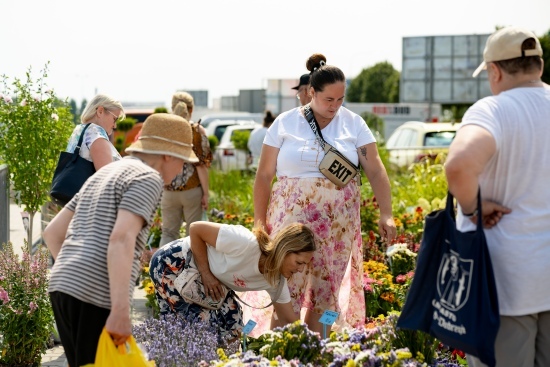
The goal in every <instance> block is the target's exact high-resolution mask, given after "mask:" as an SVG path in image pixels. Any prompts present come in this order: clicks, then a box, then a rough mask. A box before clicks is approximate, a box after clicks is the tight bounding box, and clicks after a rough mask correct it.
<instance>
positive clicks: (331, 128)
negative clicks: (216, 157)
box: [264, 107, 376, 178]
mask: <svg viewBox="0 0 550 367" xmlns="http://www.w3.org/2000/svg"><path fill="white" fill-rule="evenodd" d="M321 133H322V134H323V138H324V140H325V141H326V142H328V143H329V144H330V145H332V146H333V147H334V148H336V149H337V150H338V151H340V153H342V154H343V155H345V156H346V158H348V159H349V160H350V161H351V162H353V163H354V164H355V165H358V163H359V157H358V156H357V148H359V147H361V146H363V145H366V144H370V143H374V142H376V139H375V138H374V136H373V135H372V132H371V131H370V129H369V128H368V126H367V124H366V123H365V120H363V118H361V116H359V115H357V114H355V113H353V112H351V111H350V110H348V109H347V108H345V107H340V109H339V110H338V112H337V113H336V116H334V118H333V119H332V121H331V122H330V123H329V124H328V125H327V126H326V127H325V128H324V129H322V130H321ZM264 144H266V145H269V146H272V147H275V148H279V154H278V156H277V177H289V178H296V177H301V178H303V177H325V176H323V174H322V173H321V172H320V171H319V163H320V162H321V160H322V159H323V157H324V156H325V152H324V151H323V150H322V149H321V146H320V145H319V143H318V142H317V138H316V135H315V133H314V132H313V130H311V127H310V126H309V123H308V122H307V120H306V118H305V117H304V116H303V115H302V113H301V111H300V107H297V108H294V109H292V110H290V111H287V112H284V113H282V114H280V115H279V116H278V117H277V119H275V122H273V125H271V126H270V128H269V129H268V130H267V134H266V136H265V140H264Z"/></svg>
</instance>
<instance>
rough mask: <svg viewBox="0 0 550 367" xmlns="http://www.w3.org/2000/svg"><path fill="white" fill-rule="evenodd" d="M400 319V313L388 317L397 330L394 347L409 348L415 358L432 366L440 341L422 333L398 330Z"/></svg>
mask: <svg viewBox="0 0 550 367" xmlns="http://www.w3.org/2000/svg"><path fill="white" fill-rule="evenodd" d="M398 317H399V312H392V314H391V315H390V317H388V321H389V322H390V323H391V325H392V327H393V328H394V329H395V338H393V339H392V341H391V342H392V346H393V347H394V348H396V349H399V348H409V351H410V352H411V354H412V355H413V357H414V358H416V359H417V360H419V361H424V362H426V363H427V364H428V365H431V364H432V362H433V360H434V358H435V357H436V356H437V350H438V347H439V341H438V340H436V339H435V338H434V337H433V336H431V335H429V334H426V333H424V332H422V331H417V330H407V329H398V328H397V327H396V326H397V319H398Z"/></svg>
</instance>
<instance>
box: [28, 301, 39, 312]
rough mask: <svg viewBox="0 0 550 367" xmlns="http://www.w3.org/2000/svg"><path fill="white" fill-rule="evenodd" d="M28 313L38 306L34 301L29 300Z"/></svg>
mask: <svg viewBox="0 0 550 367" xmlns="http://www.w3.org/2000/svg"><path fill="white" fill-rule="evenodd" d="M29 308H30V310H29V313H31V312H33V311H34V310H36V309H37V308H38V306H37V305H36V303H34V302H33V301H31V303H29Z"/></svg>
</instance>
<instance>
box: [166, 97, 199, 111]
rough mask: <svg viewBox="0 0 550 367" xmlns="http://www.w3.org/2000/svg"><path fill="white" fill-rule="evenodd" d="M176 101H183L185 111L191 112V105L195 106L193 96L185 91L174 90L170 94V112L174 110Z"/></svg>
mask: <svg viewBox="0 0 550 367" xmlns="http://www.w3.org/2000/svg"><path fill="white" fill-rule="evenodd" d="M178 102H184V103H185V104H186V105H187V111H188V112H189V113H191V112H190V111H193V107H195V100H194V99H193V96H192V95H190V94H189V93H187V92H176V93H174V94H173V95H172V112H174V111H175V110H176V106H177V104H178Z"/></svg>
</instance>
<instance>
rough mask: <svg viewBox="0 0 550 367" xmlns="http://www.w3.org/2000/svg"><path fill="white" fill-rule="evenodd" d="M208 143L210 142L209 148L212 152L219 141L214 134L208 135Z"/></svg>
mask: <svg viewBox="0 0 550 367" xmlns="http://www.w3.org/2000/svg"><path fill="white" fill-rule="evenodd" d="M208 143H209V144H210V150H211V151H212V152H214V151H215V150H216V147H217V146H218V145H219V144H220V141H219V140H218V137H217V136H216V135H210V136H209V137H208Z"/></svg>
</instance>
